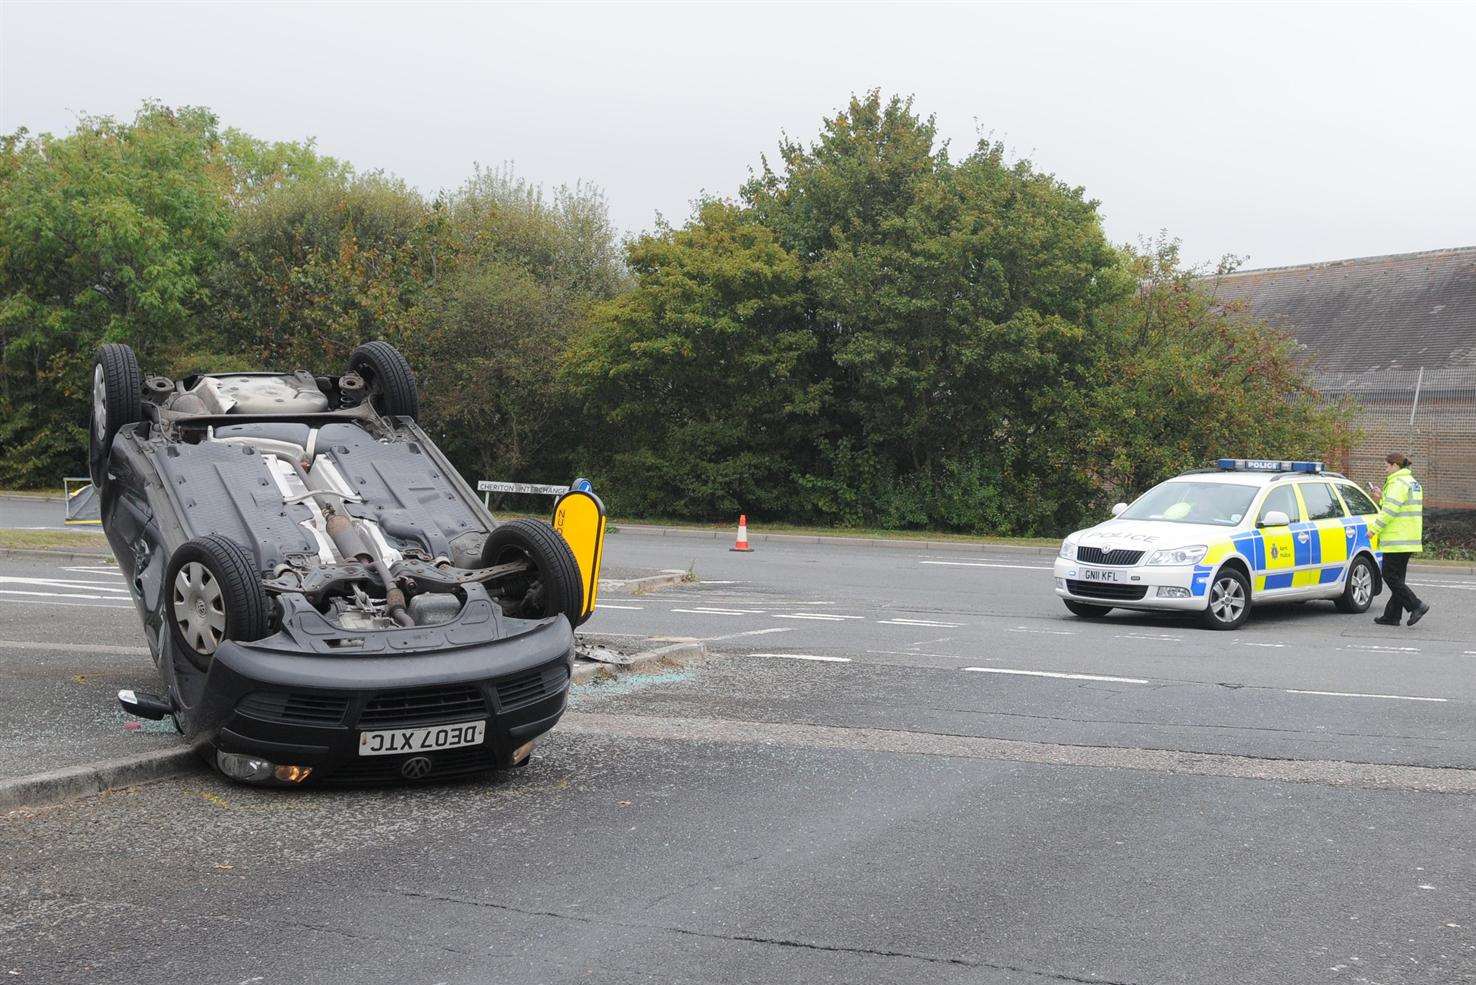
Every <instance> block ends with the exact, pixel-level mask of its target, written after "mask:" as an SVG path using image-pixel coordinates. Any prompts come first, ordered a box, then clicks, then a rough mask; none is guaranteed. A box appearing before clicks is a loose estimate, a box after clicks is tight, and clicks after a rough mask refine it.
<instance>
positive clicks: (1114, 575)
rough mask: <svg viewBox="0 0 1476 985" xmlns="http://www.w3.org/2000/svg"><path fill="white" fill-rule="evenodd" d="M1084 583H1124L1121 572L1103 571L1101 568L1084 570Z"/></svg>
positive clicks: (1082, 571) (1082, 576)
mask: <svg viewBox="0 0 1476 985" xmlns="http://www.w3.org/2000/svg"><path fill="white" fill-rule="evenodd" d="M1080 577H1081V580H1082V581H1122V572H1121V571H1103V570H1101V569H1100V568H1082V569H1081V575H1080Z"/></svg>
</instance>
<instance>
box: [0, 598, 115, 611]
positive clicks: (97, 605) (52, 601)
mask: <svg viewBox="0 0 1476 985" xmlns="http://www.w3.org/2000/svg"><path fill="white" fill-rule="evenodd" d="M66 597H67V598H70V597H71V596H66ZM9 601H10V602H11V604H12V605H75V606H81V607H82V608H84V609H132V608H133V606H131V605H110V604H109V603H107V602H62V601H59V600H58V599H56V598H40V599H10V600H9Z"/></svg>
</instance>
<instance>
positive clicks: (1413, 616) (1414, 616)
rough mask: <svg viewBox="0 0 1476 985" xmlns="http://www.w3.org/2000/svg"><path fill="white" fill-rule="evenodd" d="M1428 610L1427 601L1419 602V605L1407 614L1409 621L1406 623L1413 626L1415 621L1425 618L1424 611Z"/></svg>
mask: <svg viewBox="0 0 1476 985" xmlns="http://www.w3.org/2000/svg"><path fill="white" fill-rule="evenodd" d="M1429 611H1430V606H1429V603H1427V602H1421V603H1420V607H1419V608H1418V609H1416V610H1414V611H1413V612H1411V613H1410V614H1409V623H1408V625H1410V626H1413V625H1414V624H1415V623H1417V622H1419V621H1420V620H1421V619H1423V618H1425V613H1427V612H1429Z"/></svg>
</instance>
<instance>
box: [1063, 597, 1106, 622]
mask: <svg viewBox="0 0 1476 985" xmlns="http://www.w3.org/2000/svg"><path fill="white" fill-rule="evenodd" d="M1061 601H1062V602H1065V603H1066V608H1067V609H1069V610H1070V611H1071V614H1072V615H1073V616H1081V618H1083V619H1101V618H1102V617H1103V616H1105V615H1106V614H1107V613H1109V612H1111V611H1112V606H1110V605H1089V604H1088V603H1086V602H1073V601H1071V600H1070V599H1062V600H1061Z"/></svg>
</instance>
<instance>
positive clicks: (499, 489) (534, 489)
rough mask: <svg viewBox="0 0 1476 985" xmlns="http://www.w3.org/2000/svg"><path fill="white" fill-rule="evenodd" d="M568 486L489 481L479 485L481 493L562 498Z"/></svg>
mask: <svg viewBox="0 0 1476 985" xmlns="http://www.w3.org/2000/svg"><path fill="white" fill-rule="evenodd" d="M568 491H569V487H568V486H540V485H536V484H534V483H530V482H491V481H489V480H487V479H483V480H482V481H480V482H478V483H477V492H480V493H532V494H533V495H535V496H562V495H564V493H566V492H568Z"/></svg>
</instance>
